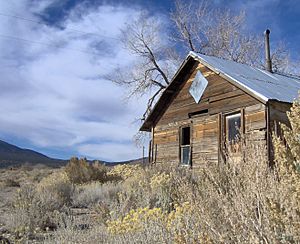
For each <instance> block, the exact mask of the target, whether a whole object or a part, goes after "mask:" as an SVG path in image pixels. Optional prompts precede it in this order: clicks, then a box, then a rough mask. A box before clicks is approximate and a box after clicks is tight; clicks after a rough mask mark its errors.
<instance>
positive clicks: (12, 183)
mask: <svg viewBox="0 0 300 244" xmlns="http://www.w3.org/2000/svg"><path fill="white" fill-rule="evenodd" d="M3 185H4V186H6V187H20V183H19V182H17V181H15V180H13V179H6V180H4V182H3Z"/></svg>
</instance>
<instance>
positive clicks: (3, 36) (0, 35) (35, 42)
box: [0, 34, 99, 55]
mask: <svg viewBox="0 0 300 244" xmlns="http://www.w3.org/2000/svg"><path fill="white" fill-rule="evenodd" d="M0 38H4V39H11V40H16V41H22V42H29V43H31V44H39V45H43V46H49V47H55V48H61V47H60V46H58V45H55V44H50V43H45V42H37V41H32V40H27V39H23V38H19V37H15V36H7V35H2V34H0ZM63 49H66V50H71V51H75V52H81V53H87V54H92V55H99V54H97V53H93V52H87V51H84V50H80V49H74V48H68V47H64V48H63Z"/></svg>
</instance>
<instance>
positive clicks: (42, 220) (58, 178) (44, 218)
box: [7, 172, 73, 236]
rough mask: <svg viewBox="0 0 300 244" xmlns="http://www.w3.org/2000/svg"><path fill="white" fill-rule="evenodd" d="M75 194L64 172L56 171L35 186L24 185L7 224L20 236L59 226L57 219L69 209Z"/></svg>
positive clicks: (19, 191) (18, 193) (16, 198)
mask: <svg viewBox="0 0 300 244" xmlns="http://www.w3.org/2000/svg"><path fill="white" fill-rule="evenodd" d="M72 194H73V185H72V184H71V182H70V181H69V179H68V178H67V176H66V174H65V173H64V172H57V173H53V174H51V175H49V176H48V177H46V178H44V179H43V180H42V181H41V182H40V183H39V184H37V185H36V186H33V185H24V186H22V187H21V188H20V189H19V190H18V192H17V195H16V197H15V200H14V202H13V207H14V208H13V211H12V212H11V213H10V214H9V216H8V218H7V226H8V227H9V229H10V230H11V231H12V232H14V233H16V235H17V236H19V235H24V233H33V232H34V231H36V230H37V229H46V228H52V229H53V228H56V224H55V223H56V222H57V221H56V220H55V219H56V218H57V216H58V215H59V212H63V211H65V209H67V208H66V207H67V206H68V205H69V204H70V202H71V196H72Z"/></svg>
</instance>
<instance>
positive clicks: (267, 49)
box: [264, 29, 272, 72]
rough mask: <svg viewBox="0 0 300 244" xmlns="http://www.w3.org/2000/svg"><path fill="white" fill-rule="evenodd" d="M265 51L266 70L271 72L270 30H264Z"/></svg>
mask: <svg viewBox="0 0 300 244" xmlns="http://www.w3.org/2000/svg"><path fill="white" fill-rule="evenodd" d="M264 34H265V53H266V70H267V71H269V72H272V61H271V52H270V30H269V29H266V31H265V33H264Z"/></svg>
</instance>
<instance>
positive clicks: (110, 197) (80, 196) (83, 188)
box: [72, 182, 121, 208]
mask: <svg viewBox="0 0 300 244" xmlns="http://www.w3.org/2000/svg"><path fill="white" fill-rule="evenodd" d="M120 189H121V186H120V185H119V184H116V183H113V182H108V183H104V184H103V183H100V182H92V183H89V184H84V185H80V186H77V188H76V190H75V192H74V194H73V199H72V201H73V204H72V205H73V206H74V207H83V208H87V207H93V206H94V205H95V204H98V203H100V202H103V203H106V204H108V203H111V202H113V201H114V199H116V198H117V193H118V191H119V190H120Z"/></svg>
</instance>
